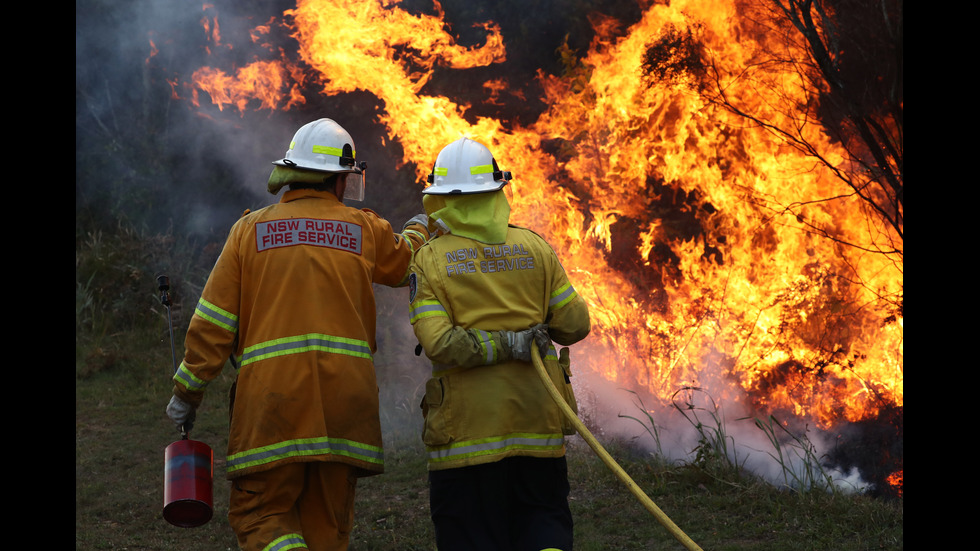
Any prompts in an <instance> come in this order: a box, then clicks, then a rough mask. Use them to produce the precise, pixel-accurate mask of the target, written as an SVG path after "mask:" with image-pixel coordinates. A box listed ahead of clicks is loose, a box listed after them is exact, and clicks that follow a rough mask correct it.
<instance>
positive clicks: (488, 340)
mask: <svg viewBox="0 0 980 551" xmlns="http://www.w3.org/2000/svg"><path fill="white" fill-rule="evenodd" d="M476 333H477V335H479V339H480V350H482V351H483V364H484V365H493V364H495V363H497V345H496V343H494V342H493V337H492V336H491V335H490V333H487V332H486V331H483V330H480V329H477V330H476Z"/></svg>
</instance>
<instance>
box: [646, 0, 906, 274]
mask: <svg viewBox="0 0 980 551" xmlns="http://www.w3.org/2000/svg"><path fill="white" fill-rule="evenodd" d="M738 9H739V10H740V11H741V12H743V14H742V15H743V16H744V21H745V23H744V27H743V32H745V33H746V35H747V36H750V37H752V38H753V39H754V41H755V44H756V51H755V52H753V55H752V57H751V59H750V62H749V63H746V64H744V65H743V66H740V67H737V68H734V69H733V68H732V67H731V63H727V60H726V62H724V63H723V62H722V60H720V59H718V58H717V57H715V56H717V55H721V54H719V53H718V52H713V51H711V50H709V48H707V47H706V46H705V44H704V43H702V37H701V36H700V34H699V31H698V27H697V26H695V25H692V27H691V29H690V30H687V31H676V30H674V31H670V32H665V33H664V34H663V36H662V37H660V38H659V39H658V40H657V41H655V42H653V43H651V44H650V45H649V47H648V51H647V54H646V57H645V59H644V73H645V74H646V75H648V76H655V77H658V78H661V79H663V78H669V79H671V80H674V81H678V80H679V77H678V76H677V75H678V74H682V73H683V74H686V75H688V76H689V77H692V78H690V81H691V82H693V83H694V87H696V88H697V89H698V90H699V91H700V92H701V93H702V95H703V97H705V98H706V99H707V100H709V101H710V102H712V103H714V104H716V105H719V106H721V107H723V108H724V109H726V110H727V111H729V112H731V113H733V114H734V115H736V116H737V117H738V118H741V119H743V120H746V121H749V122H751V123H752V124H753V125H755V126H757V127H759V128H762V129H765V130H766V131H768V132H770V133H772V134H773V135H775V136H777V137H778V138H779V139H780V140H781V141H782V142H783V143H784V144H786V145H788V146H789V147H792V148H794V149H796V150H798V151H800V152H801V153H803V154H804V155H806V156H807V157H809V158H812V159H814V160H815V161H816V162H817V163H818V164H819V165H822V166H823V167H825V168H827V169H828V170H830V172H831V173H832V174H833V175H834V176H835V177H836V178H837V179H838V180H839V181H841V182H843V183H844V184H845V185H846V186H847V188H848V189H850V191H851V194H850V195H851V196H853V197H857V198H859V199H860V201H861V202H862V203H863V204H865V205H867V206H868V207H869V208H870V212H872V213H873V217H874V218H876V219H878V220H881V221H882V223H883V224H884V226H886V227H887V228H889V230H888V231H884V230H878V231H869V232H868V235H869V239H870V241H871V243H872V245H870V246H868V245H861V244H859V243H854V242H851V241H844V240H841V239H840V238H839V237H837V236H836V235H835V232H834V231H833V228H832V227H828V226H826V225H822V226H818V225H815V224H812V223H807V224H806V225H807V226H808V227H809V228H810V229H811V230H812V231H817V232H819V233H821V234H822V235H824V236H826V237H829V238H832V239H834V240H836V241H838V242H841V243H846V244H848V245H852V246H857V247H861V248H864V249H865V250H873V251H876V252H881V253H884V254H889V255H898V257H899V258H901V256H902V255H903V250H904V247H903V245H902V241H903V239H904V169H903V167H904V163H903V153H904V150H903V139H904V131H903V121H904V119H903V108H904V96H903V83H902V79H903V73H902V39H903V17H902V15H903V2H902V0H745V1H744V2H741V3H739V6H738ZM762 90H765V91H766V92H771V93H767V94H765V97H766V98H768V99H765V100H763V99H760V96H761V94H758V92H760V91H762ZM773 98H775V99H773ZM841 152H843V154H842V153H841ZM847 197H848V195H846V194H835V195H834V196H832V197H821V198H813V197H805V198H801V199H800V201H798V202H796V203H794V204H793V205H786V206H784V207H779V208H777V209H775V210H777V211H780V210H782V211H788V212H793V213H794V214H797V216H799V213H798V211H797V210H796V208H797V207H800V206H803V205H806V204H811V203H813V202H815V201H827V200H836V199H846V198H847ZM801 221H802V220H801ZM873 226H875V225H872V227H873ZM883 236H884V239H885V241H884V242H882V241H881V240H882V239H883ZM892 236H893V237H892ZM899 262H900V260H899Z"/></svg>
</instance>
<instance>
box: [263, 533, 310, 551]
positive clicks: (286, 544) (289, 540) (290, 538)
mask: <svg viewBox="0 0 980 551" xmlns="http://www.w3.org/2000/svg"><path fill="white" fill-rule="evenodd" d="M290 549H309V547H307V546H306V540H304V539H303V536H301V535H299V534H286V535H285V536H279V537H278V538H276V539H274V540H272V542H271V543H269V545H266V546H265V547H263V548H262V551H289V550H290Z"/></svg>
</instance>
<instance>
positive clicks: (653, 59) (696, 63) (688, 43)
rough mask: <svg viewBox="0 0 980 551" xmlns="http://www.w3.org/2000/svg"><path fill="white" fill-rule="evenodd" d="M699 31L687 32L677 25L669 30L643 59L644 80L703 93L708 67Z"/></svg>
mask: <svg viewBox="0 0 980 551" xmlns="http://www.w3.org/2000/svg"><path fill="white" fill-rule="evenodd" d="M699 31H700V26H699V25H694V26H692V27H688V28H686V29H678V28H677V27H675V26H674V25H670V26H668V27H666V28H665V29H664V31H663V33H661V35H660V36H659V37H658V38H657V39H656V40H655V41H653V42H651V43H650V44H649V46H647V51H646V53H645V54H644V56H643V67H642V69H643V76H644V77H646V78H648V79H651V80H654V81H658V82H667V83H670V84H681V83H687V84H690V85H693V86H695V87H696V88H698V89H700V88H701V86H702V85H701V82H702V78H703V76H704V72H705V70H706V67H707V65H706V63H705V60H704V46H703V45H702V43H701V41H700V39H699V38H698V32H699Z"/></svg>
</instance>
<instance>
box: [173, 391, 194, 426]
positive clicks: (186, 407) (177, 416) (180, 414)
mask: <svg viewBox="0 0 980 551" xmlns="http://www.w3.org/2000/svg"><path fill="white" fill-rule="evenodd" d="M195 414H196V412H195V409H194V406H193V405H191V404H188V403H187V402H185V401H183V400H181V399H180V398H178V397H177V396H174V397H173V398H171V399H170V403H169V404H167V417H169V418H170V420H171V421H173V423H174V425H176V426H177V428H178V429H183V430H190V428H191V424H192V423H193V422H194V417H195Z"/></svg>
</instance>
